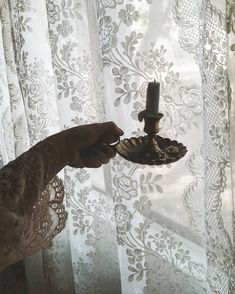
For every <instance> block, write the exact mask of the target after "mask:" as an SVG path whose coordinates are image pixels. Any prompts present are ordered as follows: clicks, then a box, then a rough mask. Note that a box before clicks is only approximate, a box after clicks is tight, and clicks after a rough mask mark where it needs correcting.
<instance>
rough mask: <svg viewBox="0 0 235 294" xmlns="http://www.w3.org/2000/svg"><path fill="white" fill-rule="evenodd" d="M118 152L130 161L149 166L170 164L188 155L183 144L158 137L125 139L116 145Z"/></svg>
mask: <svg viewBox="0 0 235 294" xmlns="http://www.w3.org/2000/svg"><path fill="white" fill-rule="evenodd" d="M116 150H117V152H118V154H119V155H121V156H122V157H124V158H125V159H127V160H129V161H132V162H135V163H140V164H147V165H162V164H169V163H172V162H175V161H177V160H179V159H180V158H182V157H184V155H185V154H186V153H187V148H186V147H185V146H184V145H183V144H181V143H178V142H177V141H171V140H170V139H168V138H162V137H160V136H158V135H155V136H154V137H152V138H149V136H144V137H139V138H135V137H132V138H130V139H124V140H122V141H120V142H119V143H118V144H117V145H116Z"/></svg>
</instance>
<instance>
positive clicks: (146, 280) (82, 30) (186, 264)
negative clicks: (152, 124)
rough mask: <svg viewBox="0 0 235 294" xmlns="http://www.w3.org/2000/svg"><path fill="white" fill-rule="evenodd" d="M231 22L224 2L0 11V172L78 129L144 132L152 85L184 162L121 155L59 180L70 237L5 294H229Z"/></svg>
mask: <svg viewBox="0 0 235 294" xmlns="http://www.w3.org/2000/svg"><path fill="white" fill-rule="evenodd" d="M226 2H227V3H226ZM0 3H1V2H0ZM234 11H235V3H234V1H233V0H230V1H229V0H228V1H225V0H223V1H221V0H193V1H192V0H171V1H166V0H91V1H90V0H89V1H88V0H87V1H85V0H84V1H81V0H47V1H46V0H41V1H33V0H9V1H7V0H3V1H2V3H1V17H0V21H1V22H0V25H1V32H2V33H1V34H0V121H1V124H0V127H1V137H0V140H1V144H0V154H1V157H0V159H1V163H2V165H4V164H6V163H7V162H8V161H9V160H12V159H14V158H15V157H16V156H18V155H20V154H21V153H22V152H23V151H25V150H27V149H28V148H29V147H30V146H31V145H34V144H35V143H36V142H38V141H39V140H42V139H43V138H45V137H46V136H48V135H50V134H52V133H55V132H57V131H59V130H62V129H64V128H69V127H73V126H76V125H80V124H86V123H91V122H99V121H105V120H113V121H114V122H115V123H116V124H117V125H119V127H121V128H122V129H123V130H124V132H125V137H130V136H138V135H140V134H142V128H143V125H142V124H140V123H139V122H138V119H137V114H138V112H139V111H141V110H143V109H144V107H145V94H146V87H147V83H148V81H152V80H153V79H154V78H155V79H156V80H159V81H160V82H161V100H160V111H161V112H162V113H164V119H163V120H162V122H161V135H162V136H167V137H169V138H171V139H177V140H179V141H180V142H183V143H184V144H185V145H186V146H187V147H188V150H189V151H188V153H187V155H186V156H185V157H184V158H183V159H181V160H180V161H179V162H177V163H174V164H172V165H169V166H162V167H148V166H141V165H137V164H133V163H130V162H128V161H126V160H124V159H122V158H121V157H119V156H117V157H116V158H115V159H114V160H112V162H111V163H110V164H109V165H107V166H105V167H103V168H100V169H95V170H88V169H81V170H77V169H72V168H65V170H64V172H62V173H61V174H60V177H61V178H62V179H63V181H64V186H65V198H66V200H65V206H66V209H67V211H68V213H69V217H68V221H67V225H66V229H65V230H64V231H63V233H62V234H60V235H59V236H58V237H57V238H56V239H55V241H54V245H53V247H52V248H51V249H50V250H45V251H43V252H39V253H38V254H36V255H34V256H31V257H29V258H26V260H25V261H24V262H21V263H18V264H17V265H14V266H12V267H11V268H9V269H7V270H5V271H4V272H2V273H1V290H2V292H3V293H4V294H5V293H24V294H25V293H34V294H37V293H56V294H57V293H66V294H67V293H68V294H69V293H79V294H80V293H81V294H83V293H84V294H85V293H88V294H90V293H99V294H104V293H115V294H116V293H123V294H142V293H145V294H170V293H177V294H178V293H184V294H186V293H188V294H193V293H195V294H199V293H223V294H232V293H234V291H235V280H234V228H233V225H234V199H233V194H232V188H233V186H234V170H233V166H234V155H233V148H234V143H233V142H234V119H233V117H234V109H233V108H234V106H233V104H232V103H231V98H233V96H234V51H235V49H234V48H235V47H234V46H235V45H234V42H235V41H234V27H235V26H234V15H235V13H234ZM232 101H233V100H232ZM229 119H230V122H231V123H230V124H229ZM230 134H231V136H230ZM230 138H231V140H230ZM230 144H231V145H230ZM230 146H231V148H230ZM14 291H15V292H14Z"/></svg>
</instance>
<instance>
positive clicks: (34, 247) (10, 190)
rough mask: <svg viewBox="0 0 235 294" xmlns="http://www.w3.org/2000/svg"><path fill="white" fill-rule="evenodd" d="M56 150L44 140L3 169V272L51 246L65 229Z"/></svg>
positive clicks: (0, 214)
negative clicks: (6, 268)
mask: <svg viewBox="0 0 235 294" xmlns="http://www.w3.org/2000/svg"><path fill="white" fill-rule="evenodd" d="M60 169H61V162H60V159H59V156H58V152H57V150H55V148H54V146H52V145H51V144H50V143H49V142H46V141H42V142H40V143H38V144H37V145H35V146H34V147H32V148H31V149H30V150H29V151H27V152H25V153H24V154H22V155H21V156H19V157H18V158H17V159H16V160H14V161H12V162H10V163H9V164H8V165H6V166H5V167H4V168H3V169H2V170H0V182H1V187H0V247H1V252H0V269H3V268H4V267H6V266H7V265H9V264H11V263H14V262H16V261H18V260H20V259H22V258H24V257H25V256H28V255H31V254H33V253H34V252H36V251H38V250H40V249H42V248H46V247H48V246H50V244H51V240H52V239H53V238H54V237H55V235H56V234H58V233H59V232H60V231H61V230H62V229H63V228H64V226H65V222H66V218H67V213H66V212H65V208H64V206H63V204H62V202H63V196H64V189H63V184H62V181H61V180H60V179H58V177H55V175H56V174H57V173H58V171H59V170H60Z"/></svg>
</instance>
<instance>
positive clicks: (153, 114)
mask: <svg viewBox="0 0 235 294" xmlns="http://www.w3.org/2000/svg"><path fill="white" fill-rule="evenodd" d="M159 90H160V83H157V82H156V81H155V80H154V82H152V83H149V84H148V89H147V100H146V109H145V110H143V111H141V112H140V113H139V114H138V119H139V121H143V120H144V124H145V125H144V131H145V133H146V134H147V136H141V137H138V138H136V137H132V138H130V139H124V140H121V141H120V142H118V144H116V146H115V149H116V151H117V152H118V153H119V154H120V155H121V156H122V157H124V158H125V159H127V160H130V161H132V162H136V163H140V164H147V165H162V164H169V163H172V162H175V161H177V160H179V159H180V158H182V157H184V155H185V154H186V153H187V148H186V147H185V146H184V145H183V144H181V143H178V142H177V141H175V140H173V141H172V140H170V139H168V138H163V137H160V136H158V135H156V134H157V133H158V132H159V130H160V126H159V125H160V119H161V118H162V117H163V116H164V115H163V114H162V113H159V112H158V106H159V98H160V96H159Z"/></svg>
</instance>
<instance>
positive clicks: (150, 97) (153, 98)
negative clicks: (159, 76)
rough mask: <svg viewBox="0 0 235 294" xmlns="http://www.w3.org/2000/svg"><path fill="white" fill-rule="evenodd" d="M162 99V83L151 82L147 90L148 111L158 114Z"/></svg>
mask: <svg viewBox="0 0 235 294" xmlns="http://www.w3.org/2000/svg"><path fill="white" fill-rule="evenodd" d="M159 98H160V83H158V82H156V81H155V80H154V82H150V83H148V88H147V100H146V110H147V111H148V112H150V113H152V114H158V109H159Z"/></svg>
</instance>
